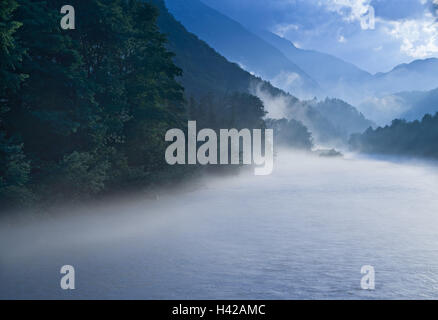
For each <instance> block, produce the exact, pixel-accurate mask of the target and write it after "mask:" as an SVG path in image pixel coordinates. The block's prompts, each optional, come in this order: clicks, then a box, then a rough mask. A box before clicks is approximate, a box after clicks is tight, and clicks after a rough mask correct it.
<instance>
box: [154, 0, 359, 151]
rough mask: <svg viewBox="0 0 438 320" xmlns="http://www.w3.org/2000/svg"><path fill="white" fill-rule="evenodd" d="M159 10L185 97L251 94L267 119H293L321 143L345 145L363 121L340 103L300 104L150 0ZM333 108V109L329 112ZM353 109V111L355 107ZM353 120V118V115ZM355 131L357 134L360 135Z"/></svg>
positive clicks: (159, 3) (158, 2)
mask: <svg viewBox="0 0 438 320" xmlns="http://www.w3.org/2000/svg"><path fill="white" fill-rule="evenodd" d="M149 1H152V2H153V3H155V4H156V5H157V6H158V7H159V9H160V16H159V18H158V25H159V27H160V30H161V31H162V32H163V33H164V34H165V35H166V37H167V38H168V49H169V50H170V51H171V52H173V53H175V57H174V60H175V63H176V64H177V65H178V66H179V67H180V68H181V69H182V70H183V76H182V78H181V84H182V85H183V87H184V88H185V91H186V97H187V98H188V99H190V97H192V96H193V97H195V98H197V99H198V100H200V99H201V100H202V98H204V97H205V96H206V95H209V94H213V95H216V96H220V95H221V94H224V93H225V94H227V93H228V94H229V93H233V92H240V93H249V94H252V95H255V96H257V97H258V98H259V99H261V100H262V102H263V103H264V106H265V109H266V110H267V111H268V112H269V114H268V117H270V118H273V119H282V118H287V119H294V120H297V121H300V122H301V123H303V124H304V125H305V126H306V127H307V128H308V129H309V131H310V132H311V133H312V136H313V137H314V140H315V142H316V143H319V144H333V142H335V143H338V142H345V141H346V138H347V136H346V132H350V131H351V129H350V126H351V123H356V122H355V121H356V120H359V121H362V118H361V115H360V113H358V112H357V111H356V114H357V115H358V119H356V120H355V121H350V120H351V117H352V114H355V112H352V109H351V108H353V107H352V106H350V105H348V104H346V103H343V102H342V101H340V100H339V101H337V103H335V105H337V106H330V107H327V108H325V109H324V110H322V109H321V112H320V111H319V110H318V109H317V108H316V106H315V105H314V103H315V100H312V101H300V100H299V99H297V98H296V97H294V96H292V95H290V94H288V93H286V92H284V91H282V90H280V89H278V88H276V87H274V86H272V85H271V84H270V83H269V82H266V81H264V80H263V79H261V78H259V77H256V76H254V75H252V74H250V73H249V72H247V71H245V70H243V69H242V68H240V67H239V66H238V65H237V64H235V63H231V62H229V61H228V60H227V59H225V58H224V57H223V56H221V55H220V54H219V53H218V52H216V51H215V50H214V49H212V48H211V47H209V45H208V44H207V43H205V42H204V41H202V40H200V39H199V38H198V37H197V36H196V35H194V34H192V33H190V32H188V31H187V30H186V28H185V27H184V26H183V25H182V24H181V23H180V22H178V21H176V20H175V18H174V17H173V16H172V15H171V14H170V13H169V12H168V11H167V9H166V7H165V6H164V3H163V1H162V0H149ZM330 108H333V109H332V111H330ZM353 109H354V108H353ZM323 112H324V113H326V114H330V112H336V113H338V116H339V117H340V118H344V117H345V119H348V121H345V122H344V125H345V126H343V125H342V121H339V122H335V121H333V119H334V118H333V119H332V120H331V121H330V120H329V119H327V118H326V116H324V115H323ZM353 117H354V116H353ZM361 129H362V127H360V129H359V130H353V131H354V132H360V131H361Z"/></svg>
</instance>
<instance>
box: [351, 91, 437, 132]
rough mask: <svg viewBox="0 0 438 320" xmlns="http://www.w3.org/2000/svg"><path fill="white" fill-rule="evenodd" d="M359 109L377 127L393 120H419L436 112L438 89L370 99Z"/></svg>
mask: <svg viewBox="0 0 438 320" xmlns="http://www.w3.org/2000/svg"><path fill="white" fill-rule="evenodd" d="M359 109H360V110H361V111H362V112H363V113H365V114H366V115H367V116H368V117H370V118H371V119H373V120H375V121H376V122H377V123H378V124H379V125H386V124H389V123H390V122H391V121H392V120H393V119H406V120H409V121H412V120H420V119H421V118H423V116H424V115H425V114H427V113H429V114H432V115H433V114H435V113H436V112H438V89H434V90H430V91H404V92H397V93H394V94H390V95H386V96H383V97H381V98H371V99H368V100H367V101H365V102H364V103H362V104H361V105H359Z"/></svg>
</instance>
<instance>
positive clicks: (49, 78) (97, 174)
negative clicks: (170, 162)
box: [0, 0, 186, 206]
mask: <svg viewBox="0 0 438 320" xmlns="http://www.w3.org/2000/svg"><path fill="white" fill-rule="evenodd" d="M63 4H64V3H63V2H62V1H57V0H48V1H44V2H42V1H33V0H20V1H16V0H7V1H2V2H1V6H0V10H1V13H0V16H1V20H2V24H1V29H0V32H1V36H0V39H1V41H2V43H1V51H0V55H1V57H0V61H1V68H0V72H1V91H0V94H1V98H0V101H1V128H0V129H1V135H0V137H1V142H0V153H1V156H0V159H1V163H0V176H1V178H0V179H1V180H0V195H1V196H0V197H1V203H2V206H5V205H9V204H13V203H24V202H29V201H34V200H37V201H44V200H46V199H51V200H53V199H57V198H68V199H75V198H78V197H85V196H88V197H92V196H94V195H96V194H100V193H102V192H104V191H108V190H116V189H121V188H127V187H128V186H129V187H136V186H139V185H145V184H151V183H154V182H155V181H156V180H158V179H162V172H163V171H168V170H169V168H168V167H167V166H166V164H165V161H164V159H163V154H164V150H165V147H166V145H165V143H164V141H163V139H162V136H163V132H165V130H166V129H169V128H171V127H182V126H184V123H185V118H186V114H185V103H184V95H183V88H182V86H181V85H180V84H179V83H178V82H177V81H176V77H177V76H180V75H181V74H182V71H181V69H180V68H178V67H177V66H176V65H175V64H174V62H173V61H172V58H173V54H171V53H170V52H168V50H167V49H166V48H165V37H164V36H163V35H162V34H161V33H160V32H159V30H158V27H157V26H156V19H157V17H158V11H157V9H156V8H154V7H153V6H151V5H150V4H147V3H144V2H142V1H120V0H115V1H97V0H90V1H71V2H70V4H71V5H73V6H74V7H75V9H76V29H75V30H62V29H61V28H60V23H59V22H60V19H61V17H62V15H61V14H60V13H59V10H60V8H61V7H62V6H63Z"/></svg>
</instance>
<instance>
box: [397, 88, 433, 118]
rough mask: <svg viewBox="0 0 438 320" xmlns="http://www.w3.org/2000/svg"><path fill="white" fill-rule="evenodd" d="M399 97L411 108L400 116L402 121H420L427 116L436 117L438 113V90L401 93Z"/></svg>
mask: <svg viewBox="0 0 438 320" xmlns="http://www.w3.org/2000/svg"><path fill="white" fill-rule="evenodd" d="M399 96H401V97H402V98H403V99H404V100H405V101H406V104H408V105H409V106H410V108H409V110H408V111H406V112H404V113H403V114H402V115H401V116H400V118H402V119H406V120H410V121H412V120H420V119H422V118H423V117H424V115H426V114H431V115H434V114H435V113H437V112H438V89H434V90H431V91H426V92H419V91H416V92H405V93H400V94H399Z"/></svg>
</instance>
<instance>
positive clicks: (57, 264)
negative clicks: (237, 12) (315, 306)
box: [0, 152, 438, 299]
mask: <svg viewBox="0 0 438 320" xmlns="http://www.w3.org/2000/svg"><path fill="white" fill-rule="evenodd" d="M251 173H252V171H249V173H242V174H240V175H239V176H234V177H226V178H209V179H204V180H202V181H200V182H199V181H198V182H197V187H196V188H194V189H193V190H185V192H181V193H179V194H168V195H165V194H163V193H162V194H161V195H160V197H159V199H157V200H150V199H137V200H135V201H134V200H132V201H123V202H116V201H115V202H114V203H108V204H107V205H99V206H95V207H88V208H84V209H76V211H74V212H72V213H71V214H70V215H69V217H63V218H58V219H56V218H55V219H44V220H43V221H41V222H34V223H24V224H18V225H17V224H11V225H9V226H8V225H5V224H3V225H2V226H0V298H121V299H125V298H134V299H135V298H140V299H161V298H164V299H192V298H193V299H195V298H199V299H213V298H218V299H221V298H227V299H294V298H297V299H302V298H322V299H324V298H347V299H348V298H371V299H372V298H389V299H391V298H407V299H411V298H438V171H437V169H436V166H435V167H434V165H432V164H424V163H413V162H410V163H406V162H405V163H403V162H395V161H388V160H375V159H366V158H357V157H355V156H347V157H345V158H344V159H342V158H318V157H316V156H305V155H299V154H292V153H291V154H289V153H286V152H280V153H279V157H278V159H277V162H276V164H275V168H274V172H273V174H272V175H270V176H254V175H252V174H251ZM66 264H69V265H73V266H74V267H75V271H76V289H75V290H66V291H64V290H61V288H60V285H59V281H60V279H61V276H62V275H61V274H60V273H59V271H60V268H61V266H62V265H66ZM363 265H372V266H373V267H374V268H375V271H376V282H375V283H376V289H375V290H374V291H366V290H362V289H361V287H360V280H361V277H362V275H361V273H360V270H361V267H362V266H363Z"/></svg>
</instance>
